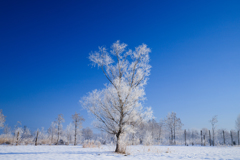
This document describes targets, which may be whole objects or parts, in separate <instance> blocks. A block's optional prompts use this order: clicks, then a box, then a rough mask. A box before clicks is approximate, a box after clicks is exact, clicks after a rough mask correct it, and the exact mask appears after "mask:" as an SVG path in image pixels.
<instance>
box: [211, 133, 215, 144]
mask: <svg viewBox="0 0 240 160" xmlns="http://www.w3.org/2000/svg"><path fill="white" fill-rule="evenodd" d="M214 135H215V132H214V130H212V137H213V146H214Z"/></svg>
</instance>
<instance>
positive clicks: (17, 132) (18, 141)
mask: <svg viewBox="0 0 240 160" xmlns="http://www.w3.org/2000/svg"><path fill="white" fill-rule="evenodd" d="M18 143H19V132H17V143H16V146H17V145H18Z"/></svg>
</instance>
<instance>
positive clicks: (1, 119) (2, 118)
mask: <svg viewBox="0 0 240 160" xmlns="http://www.w3.org/2000/svg"><path fill="white" fill-rule="evenodd" d="M5 118H6V116H4V115H3V113H2V110H1V109H0V129H1V128H3V127H4V122H5V121H6V119H5Z"/></svg>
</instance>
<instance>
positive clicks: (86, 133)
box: [82, 127, 93, 140]
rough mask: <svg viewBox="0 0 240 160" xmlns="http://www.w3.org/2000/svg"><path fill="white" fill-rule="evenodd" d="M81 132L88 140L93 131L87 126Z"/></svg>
mask: <svg viewBox="0 0 240 160" xmlns="http://www.w3.org/2000/svg"><path fill="white" fill-rule="evenodd" d="M82 134H83V137H84V139H85V140H90V139H92V137H93V131H92V130H91V128H89V127H87V128H84V129H83V130H82Z"/></svg>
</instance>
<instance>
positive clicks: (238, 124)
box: [236, 114, 240, 131]
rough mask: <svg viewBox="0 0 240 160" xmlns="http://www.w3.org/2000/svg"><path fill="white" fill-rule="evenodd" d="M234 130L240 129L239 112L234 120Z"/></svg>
mask: <svg viewBox="0 0 240 160" xmlns="http://www.w3.org/2000/svg"><path fill="white" fill-rule="evenodd" d="M236 130H237V131H239V130H240V114H239V115H238V117H237V120H236Z"/></svg>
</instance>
